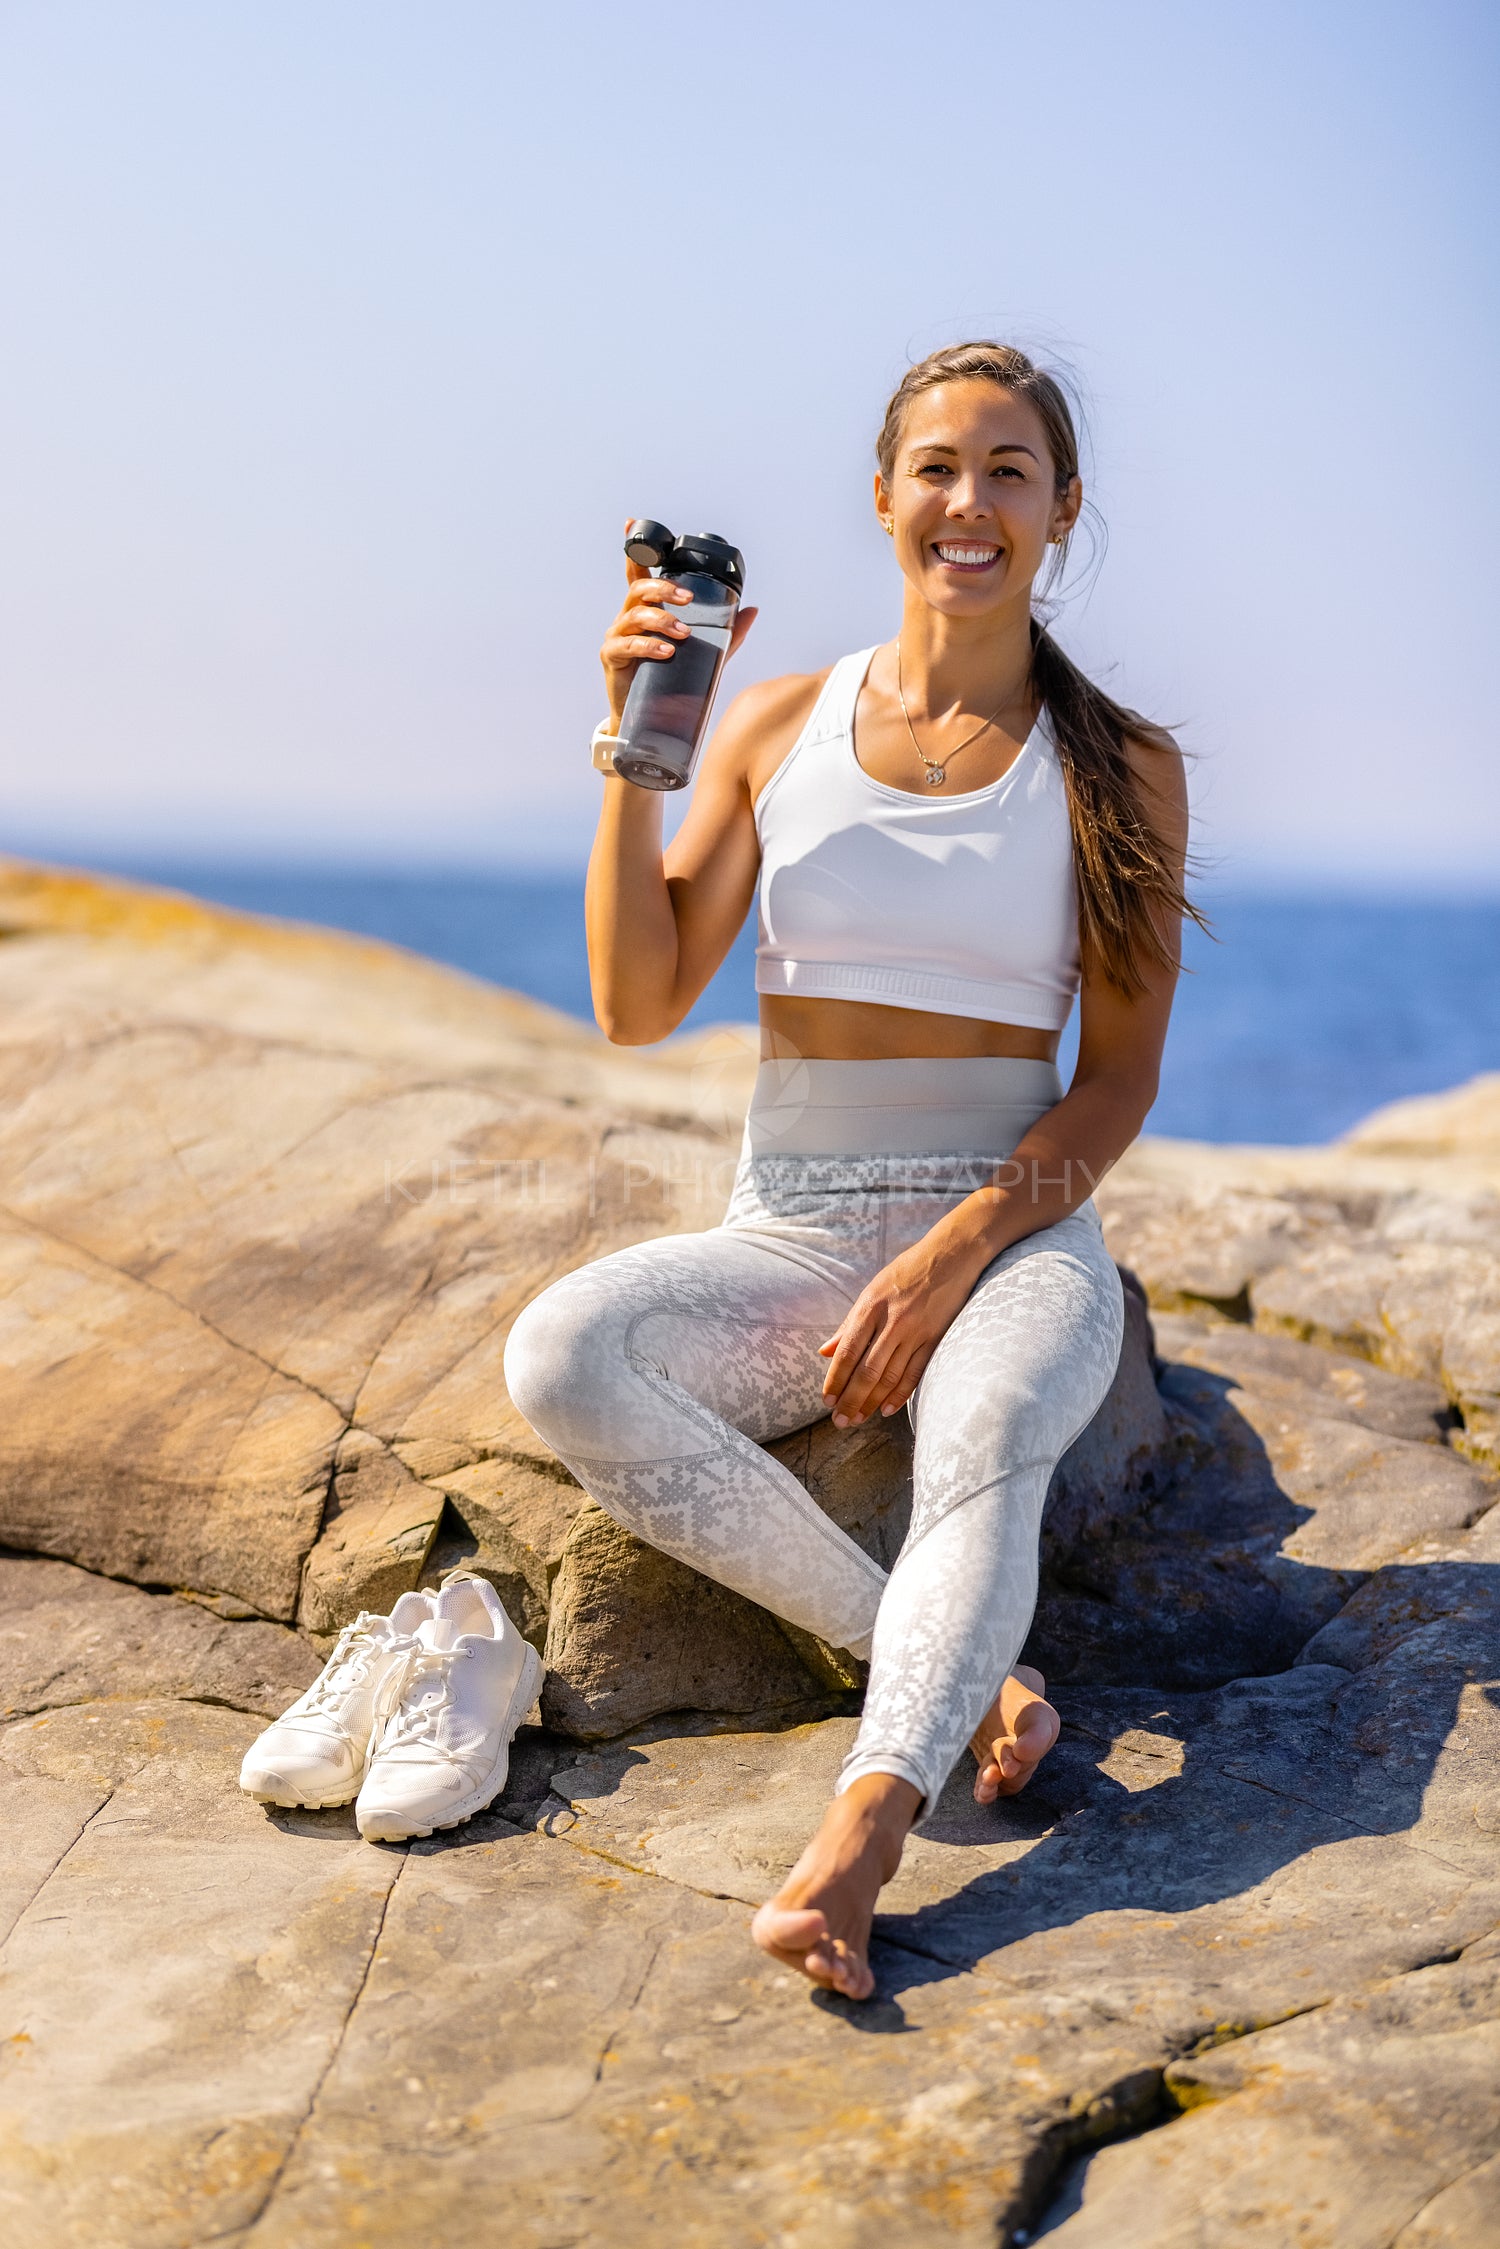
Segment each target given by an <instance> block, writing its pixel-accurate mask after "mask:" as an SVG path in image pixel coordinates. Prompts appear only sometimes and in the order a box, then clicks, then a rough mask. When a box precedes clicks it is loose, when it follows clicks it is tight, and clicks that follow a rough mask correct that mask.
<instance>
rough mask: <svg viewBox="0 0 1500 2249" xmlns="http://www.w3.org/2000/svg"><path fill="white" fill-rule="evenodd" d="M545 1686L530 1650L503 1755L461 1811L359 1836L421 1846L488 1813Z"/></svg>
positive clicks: (512, 1700)
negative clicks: (518, 1738) (525, 1720)
mask: <svg viewBox="0 0 1500 2249" xmlns="http://www.w3.org/2000/svg"><path fill="white" fill-rule="evenodd" d="M541 1683H542V1659H541V1657H540V1656H539V1655H538V1654H537V1652H536V1650H535V1648H533V1647H528V1648H527V1650H526V1661H525V1663H524V1664H523V1665H522V1667H521V1676H520V1678H519V1679H518V1680H517V1682H516V1688H515V1692H514V1693H513V1694H512V1696H511V1698H510V1708H509V1710H507V1712H506V1714H505V1725H504V1728H503V1729H502V1735H501V1742H500V1751H499V1755H498V1756H497V1757H496V1759H495V1762H494V1764H493V1765H492V1766H491V1767H490V1769H489V1772H488V1774H487V1775H486V1776H485V1778H484V1779H483V1780H482V1781H481V1782H480V1784H479V1786H478V1788H477V1789H475V1791H474V1793H473V1795H472V1796H469V1797H468V1798H466V1799H465V1802H464V1806H463V1809H462V1810H461V1811H456V1812H454V1813H453V1814H452V1815H451V1817H449V1818H448V1819H442V1820H429V1821H428V1823H427V1825H426V1826H425V1827H403V1828H402V1829H401V1830H400V1832H399V1833H396V1832H390V1833H383V1834H380V1835H365V1831H364V1829H363V1828H361V1829H360V1831H359V1832H360V1834H361V1835H364V1838H365V1841H366V1842H367V1843H415V1842H420V1841H421V1840H422V1839H423V1838H424V1837H425V1836H428V1835H433V1834H438V1835H446V1834H447V1833H448V1832H449V1831H450V1829H452V1828H455V1827H462V1826H463V1824H464V1822H465V1820H471V1819H473V1818H474V1817H475V1816H476V1815H477V1814H478V1813H480V1812H482V1811H485V1810H487V1809H488V1807H489V1806H490V1805H491V1804H493V1802H494V1801H495V1798H496V1797H497V1796H498V1795H499V1794H500V1791H501V1789H502V1788H504V1786H505V1783H506V1780H507V1778H508V1777H509V1773H510V1748H511V1743H512V1742H513V1741H514V1740H515V1737H516V1733H517V1730H518V1728H519V1727H520V1724H521V1721H522V1719H523V1718H524V1717H525V1716H526V1713H527V1711H528V1710H529V1709H530V1708H531V1706H532V1704H533V1703H534V1702H535V1701H536V1698H537V1691H538V1689H539V1688H540V1686H541ZM357 1817H358V1814H356V1818H357Z"/></svg>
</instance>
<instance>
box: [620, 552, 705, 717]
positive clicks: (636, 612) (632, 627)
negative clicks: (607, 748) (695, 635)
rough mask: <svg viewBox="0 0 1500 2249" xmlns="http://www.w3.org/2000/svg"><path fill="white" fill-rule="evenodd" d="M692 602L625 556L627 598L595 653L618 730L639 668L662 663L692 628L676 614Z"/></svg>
mask: <svg viewBox="0 0 1500 2249" xmlns="http://www.w3.org/2000/svg"><path fill="white" fill-rule="evenodd" d="M632 520H633V519H632ZM629 528H630V526H629V524H627V525H626V529H627V530H628V529H629ZM692 598H693V597H692V595H691V594H690V593H689V592H688V591H687V590H686V588H685V587H683V586H674V585H673V583H672V581H671V580H670V578H653V577H652V575H651V573H650V571H649V570H648V569H647V568H646V565H645V564H644V563H643V562H632V561H631V559H630V557H629V556H628V555H627V556H626V558H625V599H624V601H623V602H622V603H621V604H620V614H619V615H618V617H616V619H615V621H614V623H613V624H612V625H611V626H610V628H609V631H608V632H607V633H606V634H605V636H604V646H603V647H602V648H601V649H600V651H599V661H600V663H601V664H602V665H603V666H604V684H605V686H606V688H607V689H608V691H609V709H610V716H611V717H612V718H613V719H614V721H615V724H616V725H617V726H618V725H619V723H620V714H621V712H622V711H623V710H624V708H625V698H626V696H627V695H628V694H629V693H630V683H631V681H632V680H633V679H634V678H635V675H636V668H637V666H638V665H640V664H652V663H654V664H660V663H663V662H665V660H666V659H667V658H668V657H669V656H670V655H671V654H672V652H673V650H674V649H675V647H676V645H677V643H678V641H679V640H686V639H687V637H688V632H689V630H690V628H689V627H688V626H687V625H685V624H684V623H683V621H682V619H681V618H680V617H679V616H678V615H677V614H676V612H677V610H678V609H680V608H683V607H685V606H686V605H687V604H688V603H690V602H691V601H692Z"/></svg>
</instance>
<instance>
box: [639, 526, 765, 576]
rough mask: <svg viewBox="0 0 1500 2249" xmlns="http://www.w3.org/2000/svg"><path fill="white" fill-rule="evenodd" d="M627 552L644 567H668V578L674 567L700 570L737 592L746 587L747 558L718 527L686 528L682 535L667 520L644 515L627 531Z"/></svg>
mask: <svg viewBox="0 0 1500 2249" xmlns="http://www.w3.org/2000/svg"><path fill="white" fill-rule="evenodd" d="M625 552H626V553H627V554H628V555H629V557H630V559H631V561H632V562H638V563H640V564H641V566H642V568H643V569H646V570H662V571H665V573H666V575H667V576H668V577H669V578H670V577H671V576H672V574H673V572H674V571H678V570H700V571H701V572H702V573H703V575H704V576H705V577H706V578H717V579H718V581H719V584H720V585H721V586H728V587H730V588H731V589H732V591H733V592H735V593H742V592H743V591H744V587H745V558H744V556H743V555H742V554H741V553H740V550H739V548H738V547H732V546H731V545H730V544H729V541H728V540H727V539H722V538H720V536H719V534H718V532H717V531H687V532H684V534H683V536H682V537H681V538H680V539H679V538H677V537H675V536H674V535H673V533H672V532H670V531H669V530H668V529H667V527H666V525H665V524H664V523H658V522H656V521H655V519H654V518H653V517H651V516H649V515H643V516H640V517H638V518H637V520H636V521H635V522H634V523H632V524H631V526H630V528H629V529H628V530H627V532H626V533H625Z"/></svg>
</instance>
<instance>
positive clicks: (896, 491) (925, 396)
mask: <svg viewBox="0 0 1500 2249" xmlns="http://www.w3.org/2000/svg"><path fill="white" fill-rule="evenodd" d="M1082 500H1083V487H1082V485H1081V484H1080V483H1079V481H1078V479H1077V477H1074V479H1073V481H1072V483H1071V484H1070V485H1068V486H1067V488H1066V490H1065V491H1064V492H1063V493H1062V494H1061V495H1059V493H1058V490H1057V471H1056V467H1055V465H1054V463H1053V460H1052V455H1051V454H1050V452H1049V451H1048V449H1047V439H1046V434H1045V432H1044V430H1043V427H1042V418H1041V416H1040V414H1039V413H1038V412H1037V410H1036V408H1035V407H1034V406H1033V405H1032V404H1031V402H1030V400H1029V399H1024V398H1017V397H1015V396H1014V395H1013V394H1012V393H1011V392H1010V391H1007V390H1001V388H1000V387H999V385H998V384H997V383H991V382H986V381H985V380H983V379H982V378H979V379H971V380H967V381H964V382H954V383H939V384H938V385H937V386H936V387H935V388H934V389H932V390H926V391H921V392H919V393H918V395H917V397H916V398H914V399H913V400H912V403H911V405H910V407H909V408H908V410H907V415H906V424H905V427H904V428H903V430H902V432H901V443H900V446H899V448H898V449H897V453H896V459H895V462H894V464H893V466H892V470H891V477H890V481H889V483H887V482H886V480H885V479H884V478H883V477H879V476H877V477H876V479H875V505H876V508H877V510H878V511H879V513H880V516H881V518H882V519H883V520H884V521H885V522H886V523H887V524H888V525H889V526H890V529H891V531H892V534H893V536H894V540H895V547H896V560H897V561H898V562H899V563H900V565H901V568H902V570H903V572H904V573H905V575H906V577H907V578H908V580H909V581H910V583H911V584H912V586H913V587H914V588H915V589H916V591H917V592H918V593H920V594H921V595H922V597H923V599H924V600H925V601H928V602H930V603H931V604H932V606H933V608H934V609H938V610H941V611H942V612H943V613H944V615H946V616H950V617H980V616H984V615H986V614H987V613H988V612H989V611H991V610H994V609H998V608H1000V607H1002V606H1004V605H1006V604H1008V603H1010V602H1014V601H1016V600H1024V601H1026V602H1028V603H1029V601H1030V594H1031V582H1032V580H1033V578H1035V576H1036V574H1037V572H1038V570H1039V569H1040V568H1041V566H1042V563H1043V561H1044V560H1045V559H1046V554H1047V546H1048V542H1049V541H1050V540H1053V539H1057V538H1060V537H1062V536H1063V535H1064V534H1065V533H1066V532H1068V531H1071V529H1072V528H1073V525H1074V523H1075V522H1076V520H1077V517H1078V510H1079V507H1080V506H1081V504H1082Z"/></svg>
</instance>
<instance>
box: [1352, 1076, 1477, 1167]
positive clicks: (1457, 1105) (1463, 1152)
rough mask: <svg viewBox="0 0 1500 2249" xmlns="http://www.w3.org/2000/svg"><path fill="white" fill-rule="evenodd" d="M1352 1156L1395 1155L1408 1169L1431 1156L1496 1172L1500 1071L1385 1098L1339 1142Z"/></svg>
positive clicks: (1447, 1161)
mask: <svg viewBox="0 0 1500 2249" xmlns="http://www.w3.org/2000/svg"><path fill="white" fill-rule="evenodd" d="M1338 1146H1339V1147H1340V1148H1341V1149H1348V1150H1350V1151H1351V1152H1352V1153H1353V1154H1354V1155H1355V1156H1363V1157H1370V1156H1386V1157H1394V1158H1396V1159H1397V1160H1398V1161H1399V1162H1400V1163H1402V1164H1403V1165H1404V1166H1406V1167H1407V1169H1408V1170H1410V1169H1412V1168H1414V1167H1415V1165H1417V1164H1420V1163H1423V1162H1427V1163H1431V1162H1433V1161H1434V1160H1436V1161H1439V1162H1443V1163H1447V1164H1449V1165H1450V1166H1456V1165H1461V1164H1465V1163H1470V1164H1474V1163H1482V1164H1485V1165H1488V1166H1491V1167H1492V1168H1493V1169H1494V1170H1495V1171H1496V1172H1497V1173H1500V1070H1487V1071H1484V1072H1482V1073H1481V1075H1480V1076H1479V1077H1477V1078H1470V1080H1469V1082H1468V1084H1467V1085H1461V1086H1455V1087H1454V1089H1453V1090H1452V1092H1451V1093H1426V1094H1419V1095H1418V1096H1417V1098H1416V1099H1415V1100H1407V1101H1390V1102H1387V1103H1386V1105H1385V1107H1384V1108H1382V1109H1375V1110H1373V1111H1372V1112H1371V1114H1370V1115H1369V1116H1368V1117H1365V1118H1363V1119H1362V1121H1361V1122H1360V1123H1359V1124H1357V1125H1355V1126H1354V1127H1353V1129H1352V1130H1351V1131H1349V1132H1346V1133H1345V1134H1344V1135H1343V1138H1342V1139H1341V1140H1340V1141H1339V1142H1338Z"/></svg>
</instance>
